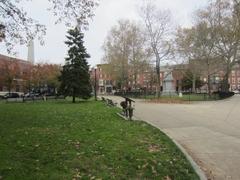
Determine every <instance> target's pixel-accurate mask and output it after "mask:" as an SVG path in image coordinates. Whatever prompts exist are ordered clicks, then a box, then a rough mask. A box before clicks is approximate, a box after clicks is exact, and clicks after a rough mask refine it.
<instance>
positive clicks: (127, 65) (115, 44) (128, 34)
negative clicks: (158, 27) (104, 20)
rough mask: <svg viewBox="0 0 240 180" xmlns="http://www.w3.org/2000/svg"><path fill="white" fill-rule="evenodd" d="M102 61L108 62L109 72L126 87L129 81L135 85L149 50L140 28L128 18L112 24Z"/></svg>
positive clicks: (145, 62)
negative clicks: (115, 24)
mask: <svg viewBox="0 0 240 180" xmlns="http://www.w3.org/2000/svg"><path fill="white" fill-rule="evenodd" d="M103 48H104V51H105V56H104V61H105V62H107V63H109V65H110V66H109V70H108V71H109V73H110V74H112V76H113V77H114V79H115V80H116V81H117V82H118V83H119V84H120V86H121V89H123V88H127V87H128V84H129V82H132V84H134V86H135V87H136V85H137V75H138V74H139V73H140V72H143V71H144V68H145V64H147V62H148V56H149V52H148V50H147V48H146V45H145V39H144V36H143V33H142V31H141V28H140V27H139V26H138V25H137V24H136V23H135V22H131V21H129V20H121V21H119V22H118V25H117V26H114V27H113V28H112V30H111V31H110V33H109V34H108V37H107V39H106V41H105V43H104V46H103Z"/></svg>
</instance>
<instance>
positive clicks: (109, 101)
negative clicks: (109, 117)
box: [107, 99, 117, 106]
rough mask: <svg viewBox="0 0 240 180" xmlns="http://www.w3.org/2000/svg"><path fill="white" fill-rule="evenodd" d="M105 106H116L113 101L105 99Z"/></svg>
mask: <svg viewBox="0 0 240 180" xmlns="http://www.w3.org/2000/svg"><path fill="white" fill-rule="evenodd" d="M107 105H109V106H117V103H114V102H113V100H111V99H107Z"/></svg>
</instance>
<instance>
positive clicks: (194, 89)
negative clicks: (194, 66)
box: [192, 73, 196, 93]
mask: <svg viewBox="0 0 240 180" xmlns="http://www.w3.org/2000/svg"><path fill="white" fill-rule="evenodd" d="M192 92H193V93H196V74H194V73H193V79H192Z"/></svg>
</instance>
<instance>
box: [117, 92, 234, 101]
mask: <svg viewBox="0 0 240 180" xmlns="http://www.w3.org/2000/svg"><path fill="white" fill-rule="evenodd" d="M114 95H116V96H125V97H130V98H137V99H157V98H158V95H157V93H156V91H121V92H116V93H114ZM233 95H234V93H233V92H214V93H211V95H209V94H207V93H192V92H182V93H181V94H180V93H177V92H176V93H172V92H169V93H167V92H165V93H162V94H161V95H160V99H175V100H183V101H209V100H221V99H225V98H228V97H231V96H233Z"/></svg>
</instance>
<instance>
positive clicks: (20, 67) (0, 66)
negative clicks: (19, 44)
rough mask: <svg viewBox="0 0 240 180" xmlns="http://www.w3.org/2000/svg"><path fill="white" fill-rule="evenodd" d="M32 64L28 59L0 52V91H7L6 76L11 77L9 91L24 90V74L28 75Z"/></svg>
mask: <svg viewBox="0 0 240 180" xmlns="http://www.w3.org/2000/svg"><path fill="white" fill-rule="evenodd" d="M31 67H32V64H31V63H30V62H28V61H25V60H22V59H17V58H13V57H9V56H4V55H1V54H0V91H9V87H8V83H7V81H8V79H7V78H8V77H11V78H13V83H12V85H11V91H13V92H24V90H25V81H24V79H23V77H24V76H27V75H28V72H29V70H30V69H31Z"/></svg>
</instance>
